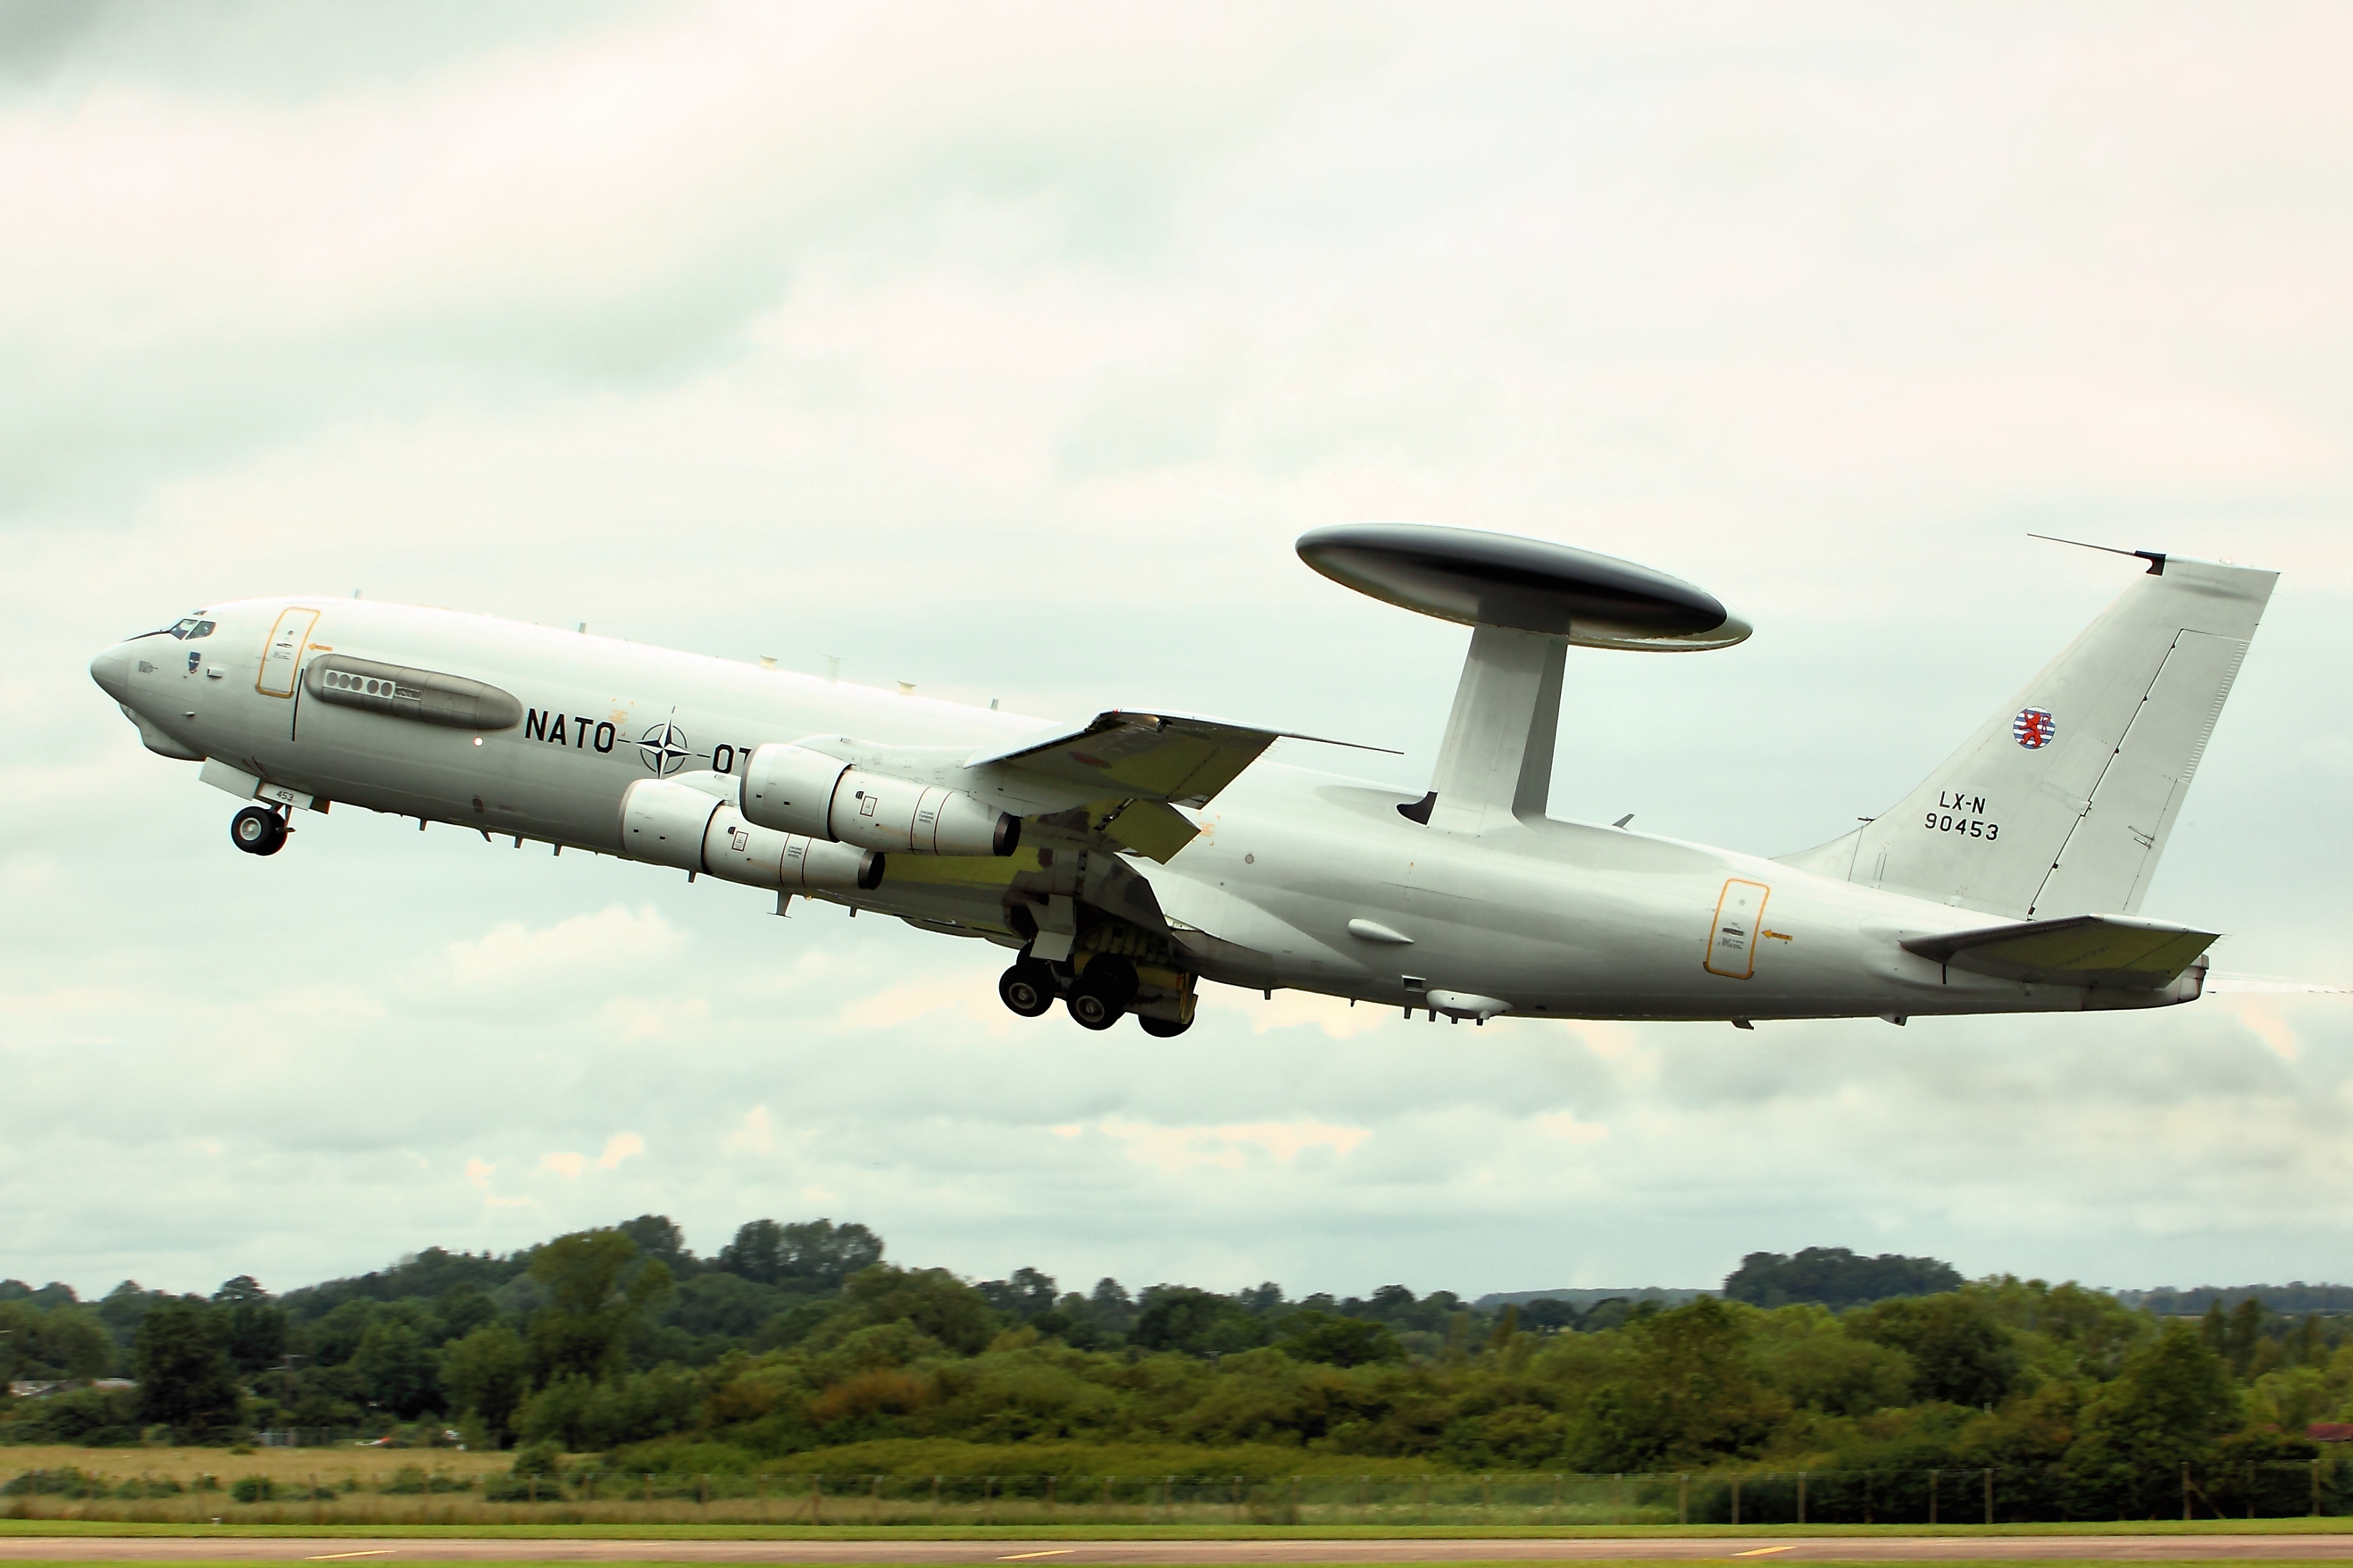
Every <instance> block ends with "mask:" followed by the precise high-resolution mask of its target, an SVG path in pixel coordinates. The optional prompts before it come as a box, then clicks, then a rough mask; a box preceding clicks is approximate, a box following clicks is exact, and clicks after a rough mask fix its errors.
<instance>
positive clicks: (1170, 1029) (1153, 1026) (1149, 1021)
mask: <svg viewBox="0 0 2353 1568" xmlns="http://www.w3.org/2000/svg"><path fill="white" fill-rule="evenodd" d="M1135 1021H1136V1023H1137V1024H1139V1025H1141V1026H1143V1029H1144V1032H1145V1034H1147V1035H1150V1036H1151V1037H1153V1038H1154V1039H1155V1040H1173V1039H1175V1038H1176V1037H1177V1036H1179V1035H1181V1034H1183V1033H1184V1032H1185V1031H1186V1030H1187V1029H1189V1028H1191V1027H1192V1026H1193V1020H1192V1019H1190V1018H1154V1017H1148V1016H1145V1015H1144V1014H1142V1013H1138V1014H1137V1015H1136V1016H1135Z"/></svg>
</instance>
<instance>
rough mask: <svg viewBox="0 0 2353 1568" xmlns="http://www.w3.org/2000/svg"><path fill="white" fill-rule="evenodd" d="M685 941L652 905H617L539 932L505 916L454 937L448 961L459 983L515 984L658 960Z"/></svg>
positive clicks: (480, 984)
mask: <svg viewBox="0 0 2353 1568" xmlns="http://www.w3.org/2000/svg"><path fill="white" fill-rule="evenodd" d="M683 940H684V939H683V938H682V937H681V935H680V934H679V933H678V932H677V931H673V930H672V929H671V928H670V924H669V923H668V922H667V921H664V920H663V918H662V916H661V913H660V911H659V910H656V909H654V908H653V907H652V906H651V905H646V906H643V907H640V908H638V909H637V910H626V909H623V908H621V907H620V906H619V905H614V906H612V907H611V908H609V909H605V910H598V911H597V912H596V913H595V914H585V915H574V916H572V917H571V918H570V919H568V920H562V921H557V922H555V923H554V925H552V926H548V927H546V928H544V929H543V930H538V931H533V930H531V929H530V928H528V927H526V926H525V925H524V924H523V923H522V921H501V922H500V923H499V924H498V925H496V926H494V927H492V928H491V931H489V932H488V933H487V934H485V935H483V936H480V937H478V938H476V939H474V940H473V941H470V942H452V943H451V944H450V945H449V964H450V969H451V971H452V973H453V978H454V979H455V980H456V981H457V983H458V984H460V985H465V986H501V987H509V988H512V987H517V986H528V985H532V984H535V983H545V982H551V981H554V982H561V981H564V980H566V979H569V978H571V977H573V976H576V975H578V974H581V973H610V972H612V971H614V970H617V969H626V968H628V967H630V966H635V965H641V964H645V963H656V962H659V961H660V960H662V959H665V958H668V957H670V955H671V954H672V953H674V952H677V951H678V949H679V947H680V946H681V943H682V942H683Z"/></svg>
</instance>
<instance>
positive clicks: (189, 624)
mask: <svg viewBox="0 0 2353 1568" xmlns="http://www.w3.org/2000/svg"><path fill="white" fill-rule="evenodd" d="M167 629H168V630H169V631H170V633H171V635H172V636H174V637H178V638H179V639H180V640H181V641H183V642H185V641H187V640H188V639H189V638H191V637H210V636H212V635H213V623H212V622H210V621H206V620H199V619H197V618H196V617H195V616H189V617H188V618H187V619H185V620H184V621H180V622H178V623H176V624H174V626H170V627H168V628H167Z"/></svg>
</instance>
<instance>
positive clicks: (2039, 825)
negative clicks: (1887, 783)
mask: <svg viewBox="0 0 2353 1568" xmlns="http://www.w3.org/2000/svg"><path fill="white" fill-rule="evenodd" d="M2146 558H2147V560H2148V561H2149V562H2150V565H2149V569H2148V572H2147V574H2145V575H2144V576H2142V577H2141V578H2139V579H2138V580H2137V582H2135V583H2134V584H2133V585H2132V586H2131V587H2130V588H2129V589H2127V590H2126V592H2125V594H2124V596H2123V597H2121V598H2119V599H2118V600H2117V601H2116V603H2115V604H2114V605H2110V606H2109V607H2108V609H2107V610H2106V611H2105V613H2104V614H2103V615H2102V616H2100V617H2099V619H2097V620H2095V621H2094V622H2093V623H2092V624H2091V626H2090V627H2088V628H2087V629H2086V630H2085V631H2084V634H2083V635H2082V636H2081V637H2077V638H2076V639H2075V640H2074V642H2073V643H2072V644H2071V645H2069V647H2068V648H2067V650H2066V651H2065V652H2063V653H2062V654H2061V655H2060V656H2059V657H2058V658H2056V659H2053V660H2052V662H2051V663H2050V664H2049V665H2048V666H2046V667H2045V668H2043V670H2042V673H2041V674H2039V675H2037V676H2036V677H2035V678H2034V679H2032V680H2031V681H2029V682H2028V683H2027V686H2026V689H2024V690H2022V691H2021V692H2020V693H2019V694H2018V695H2017V696H2016V697H2014V698H2013V699H2011V700H2010V701H2009V702H2008V703H2006V704H2004V705H2003V707H2002V708H2001V710H2000V711H1998V712H1996V713H1995V714H1994V715H1993V716H1992V717H1991V718H1989V719H1988V720H1987V721H1985V723H1984V724H1983V725H1981V726H1980V727H1979V728H1978V731H1977V733H1976V734H1974V735H1972V736H1970V737H1969V739H1968V742H1966V743H1965V744H1964V745H1963V746H1962V747H1961V749H1960V750H1959V751H1957V752H1954V753H1953V755H1952V756H1951V758H1949V759H1948V760H1947V762H1946V763H1945V764H1944V765H1943V766H1942V767H1940V768H1938V769H1937V770H1936V772H1935V773H1932V774H1930V775H1929V776H1928V777H1927V778H1926V780H1924V781H1923V782H1922V783H1921V784H1920V785H1919V787H1918V788H1916V789H1915V790H1914V791H1913V792H1912V793H1911V794H1910V795H1906V796H1905V798H1904V800H1903V802H1902V803H1901V804H1900V805H1896V806H1895V807H1894V809H1892V810H1890V811H1888V812H1887V813H1885V814H1884V815H1883V816H1879V817H1877V818H1876V819H1874V820H1873V821H1872V822H1870V823H1868V824H1866V825H1865V826H1862V827H1861V828H1858V829H1857V830H1856V831H1854V832H1852V833H1850V834H1848V835H1846V837H1842V838H1840V839H1837V840H1834V841H1833V842H1831V843H1829V844H1825V845H1822V846H1820V847H1819V848H1815V849H1810V850H1807V851H1805V852H1804V853H1803V854H1799V855H1790V856H1786V857H1784V858H1783V860H1784V863H1785V864H1788V865H1791V866H1795V867H1798V868H1801V869H1804V870H1809V871H1816V872H1820V873H1821V874H1823V875H1825V876H1831V877H1843V878H1845V879H1848V880H1849V881H1853V882H1860V883H1862V884H1864V885H1866V886H1870V887H1880V888H1887V889H1892V890H1894V891H1898V892H1905V893H1910V894H1913V895H1915V896H1916V897H1919V898H1924V899H1933V900H1936V901H1938V902H1940V903H1947V904H1952V905H1956V906H1957V907H1959V908H1962V909H1971V910H1985V911H1986V912H1987V913H1989V914H2000V915H2010V916H2013V917H2016V918H2019V919H2030V918H2036V917H2041V918H2043V919H2049V918H2051V917H2053V916H2058V915H2071V914H2087V913H2093V912H2101V913H2109V914H2127V915H2128V914H2133V913H2136V912H2137V911H2138V910H2139V909H2140V906H2141V900H2143V899H2144V898H2145V897H2147V892H2148V884H2149V879H2151V878H2152V877H2153V876H2154V875H2155V874H2156V871H2157V862H2158V857H2159V856H2161V855H2163V854H2164V853H2165V841H2166V837H2167V836H2168V834H2169V833H2170V832H2171V831H2172V828H2173V824H2174V822H2175V821H2176V819H2178V818H2179V816H2180V813H2181V802H2182V798H2183V796H2185V795H2187V794H2188V793H2189V779H2190V775H2191V774H2192V773H2194V772H2196V771H2197V767H2198V760H2199V758H2200V756H2201V755H2202V754H2204V752H2205V750H2206V741H2207V738H2208V737H2209V736H2210V735H2211V734H2212V733H2213V731H2214V721H2215V720H2216V719H2217V718H2218V717H2220V716H2221V711H2222V703H2223V700H2225V699H2227V698H2228V697H2229V696H2230V695H2231V683H2232V680H2233V679H2236V677H2237V675H2238V673H2239V664H2240V661H2241V660H2242V659H2243V658H2245V657H2246V652H2247V643H2248V640H2249V639H2250V638H2252V637H2253V636H2254V633H2255V626H2256V623H2257V622H2258V621H2259V620H2260V619H2261V618H2262V616H2263V605H2264V604H2265V602H2266V601H2268V600H2269V599H2270V597H2271V592H2272V585H2273V584H2274V583H2275V582H2277V581H2278V579H2279V574H2277V573H2276V572H2261V571H2256V570H2254V569H2253V568H2251V567H2245V566H2230V565H2224V564H2222V563H2218V562H2211V561H2192V560H2185V559H2182V558H2180V557H2179V556H2173V557H2168V556H2163V555H2158V554H2156V553H2154V552H2148V553H2147V556H2146Z"/></svg>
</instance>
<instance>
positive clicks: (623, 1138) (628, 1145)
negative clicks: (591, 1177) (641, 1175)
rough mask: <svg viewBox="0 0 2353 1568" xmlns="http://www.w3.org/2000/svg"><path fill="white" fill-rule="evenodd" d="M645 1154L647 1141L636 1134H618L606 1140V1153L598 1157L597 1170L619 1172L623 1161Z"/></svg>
mask: <svg viewBox="0 0 2353 1568" xmlns="http://www.w3.org/2000/svg"><path fill="white" fill-rule="evenodd" d="M644 1152H646V1141H645V1140H644V1139H642V1138H640V1137H638V1135H637V1134H636V1133H634V1132H616V1133H614V1134H613V1135H612V1136H611V1137H610V1138H607V1140H605V1152H603V1153H601V1154H599V1155H597V1156H596V1168H597V1169H598V1170H600V1171H612V1170H617V1169H619V1168H620V1163H621V1162H622V1161H624V1160H626V1159H628V1157H629V1156H630V1155H632V1154H642V1153H644Z"/></svg>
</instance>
